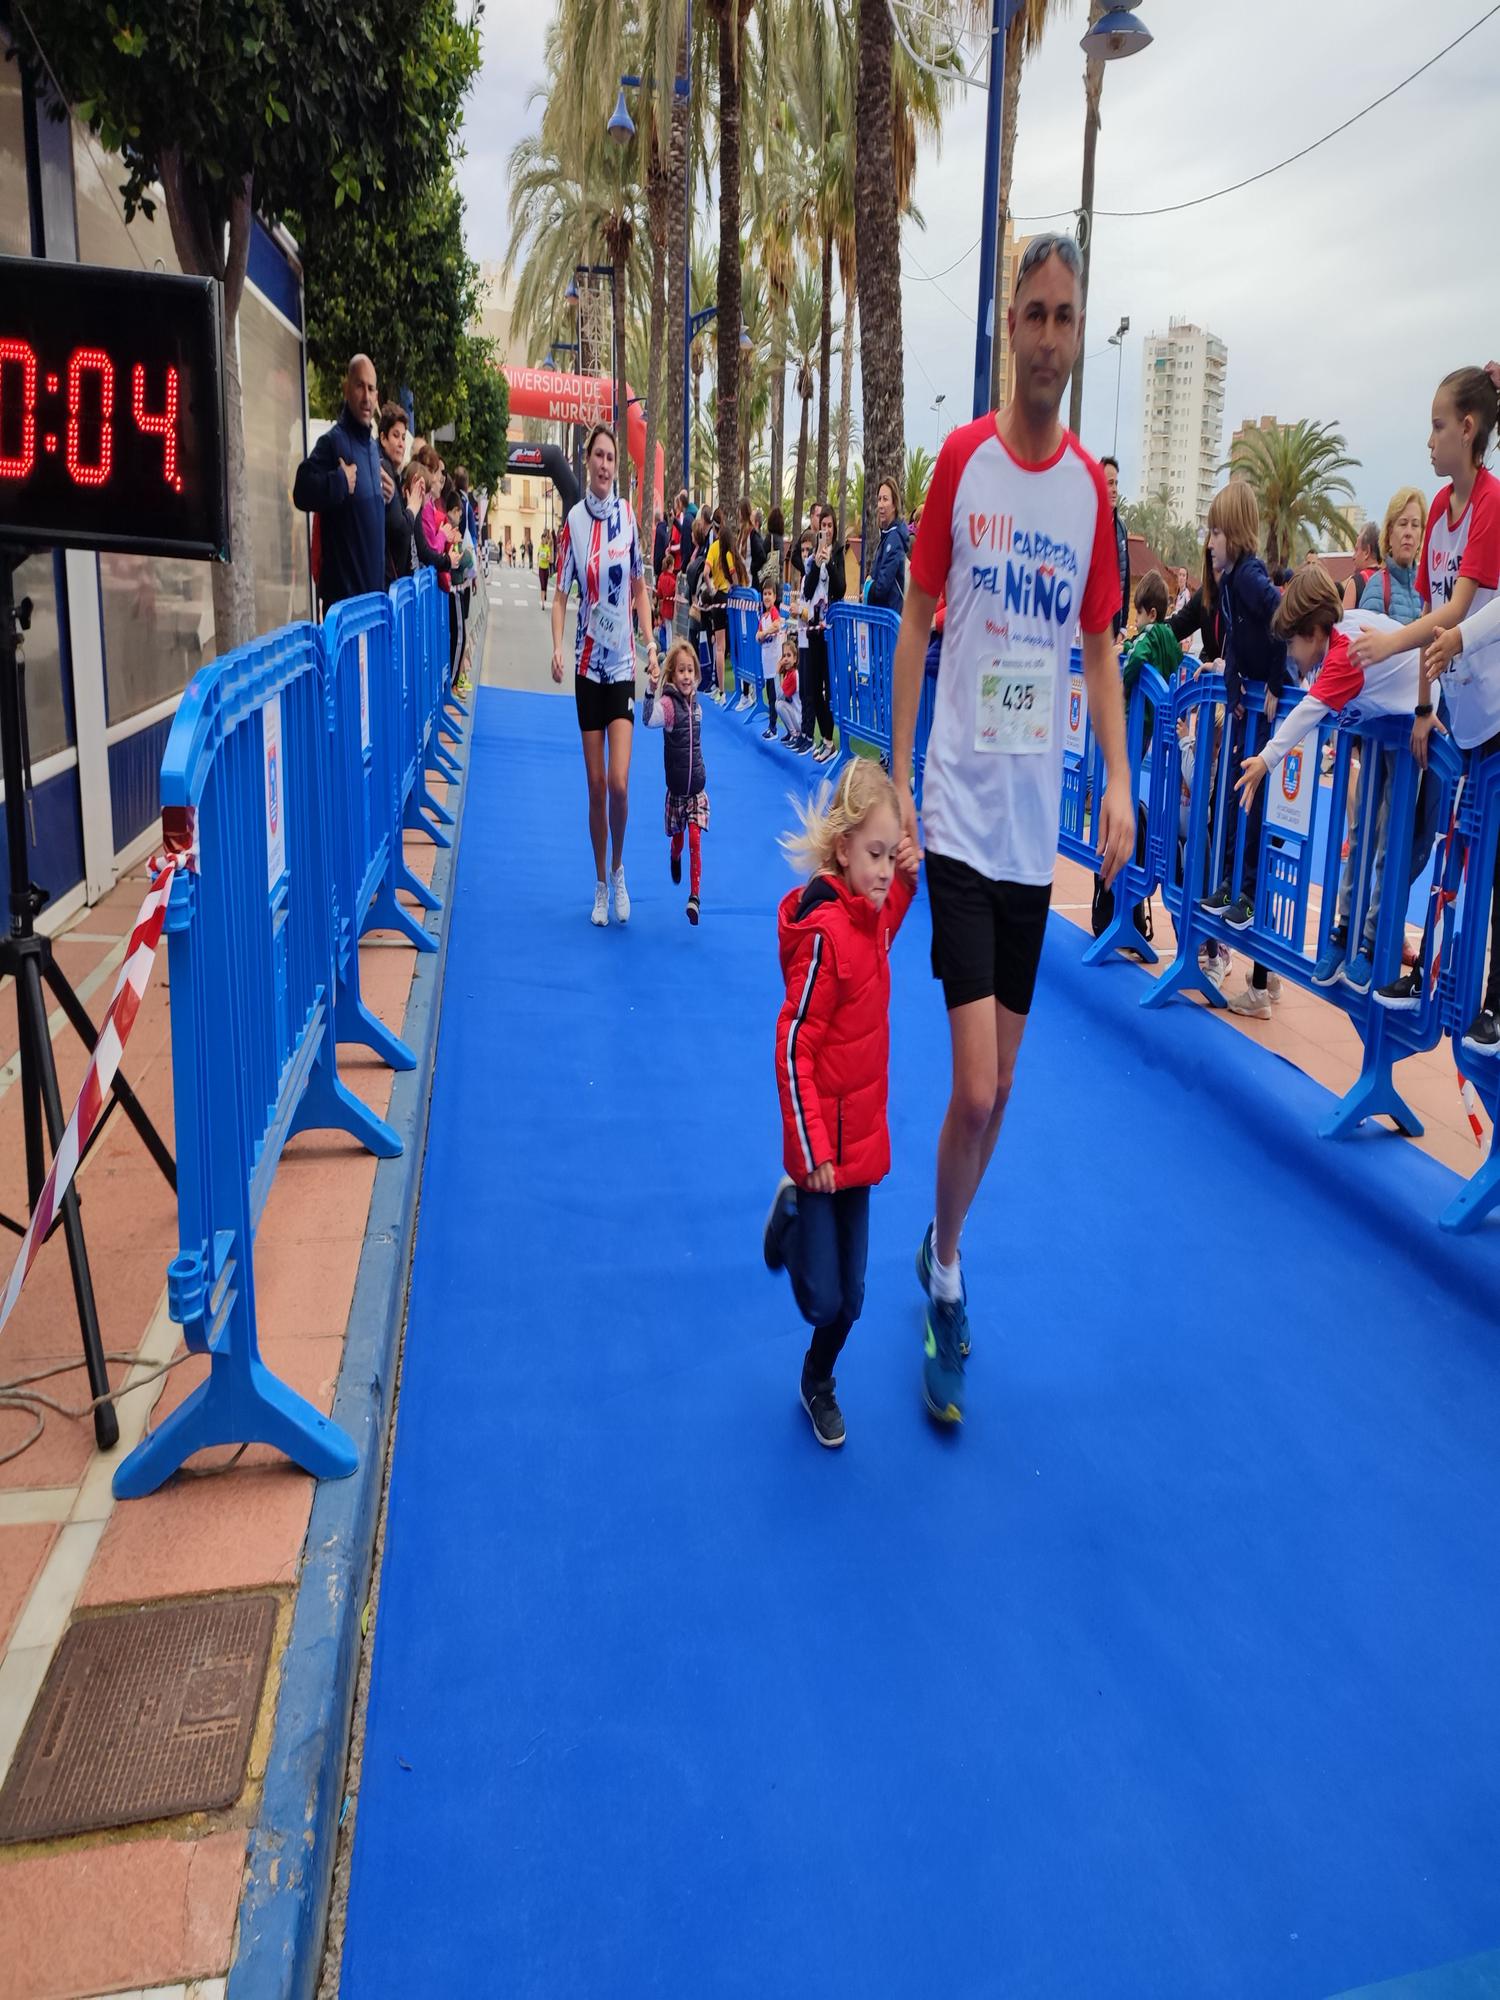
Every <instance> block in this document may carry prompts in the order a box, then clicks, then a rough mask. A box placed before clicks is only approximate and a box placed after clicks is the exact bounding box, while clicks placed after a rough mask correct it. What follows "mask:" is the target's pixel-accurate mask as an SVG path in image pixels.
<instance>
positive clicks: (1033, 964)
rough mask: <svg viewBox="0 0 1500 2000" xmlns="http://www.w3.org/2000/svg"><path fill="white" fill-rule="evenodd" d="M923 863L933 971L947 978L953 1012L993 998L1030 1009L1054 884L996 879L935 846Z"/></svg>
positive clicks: (945, 991) (946, 994)
mask: <svg viewBox="0 0 1500 2000" xmlns="http://www.w3.org/2000/svg"><path fill="white" fill-rule="evenodd" d="M925 867H926V871H927V900H928V902H929V903H930V904H931V905H932V976H933V978H934V979H940V980H941V981H942V982H943V999H944V1001H945V1003H946V1004H947V1007H948V1009H949V1012H950V1013H951V1012H952V1010H953V1009H954V1008H955V1007H965V1006H967V1005H968V1004H969V1002H970V1001H971V1000H991V999H993V1000H998V1001H999V1003H1000V1005H1001V1006H1002V1007H1005V1008H1008V1009H1009V1010H1010V1012H1011V1013H1012V1014H1029V1013H1030V1012H1031V996H1032V994H1033V993H1034V992H1035V991H1036V974H1037V967H1038V966H1039V965H1040V964H1041V961H1042V940H1043V939H1044V938H1045V937H1046V934H1047V908H1048V905H1049V904H1050V903H1051V901H1052V888H1051V884H1050V883H1048V884H1044V885H1042V886H1040V887H1039V886H1037V885H1035V884H1033V883H1030V882H992V881H991V880H990V878H989V876H987V875H981V874H980V873H979V871H978V869H976V868H971V867H970V866H969V864H968V863H967V862H966V861H953V860H950V859H949V858H948V856H947V855H944V854H933V853H930V852H929V854H928V856H927V860H926V863H925Z"/></svg>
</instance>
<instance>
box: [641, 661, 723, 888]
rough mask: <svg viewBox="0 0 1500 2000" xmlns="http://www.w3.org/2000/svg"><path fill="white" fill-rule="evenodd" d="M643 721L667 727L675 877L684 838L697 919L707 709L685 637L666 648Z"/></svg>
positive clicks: (668, 823)
mask: <svg viewBox="0 0 1500 2000" xmlns="http://www.w3.org/2000/svg"><path fill="white" fill-rule="evenodd" d="M643 720H644V722H645V724H646V727H647V728H648V729H660V730H662V731H663V732H664V733H663V736H662V745H661V749H662V762H663V764H664V766H665V769H666V779H667V803H666V809H665V816H666V828H667V838H668V839H669V840H670V841H671V843H672V859H671V868H672V880H673V881H674V882H681V880H682V842H683V836H684V835H686V836H687V844H688V901H687V920H688V922H689V923H690V924H696V923H697V921H698V911H699V898H700V893H701V890H702V884H703V846H702V842H703V836H704V834H705V833H706V832H707V831H708V780H707V778H706V777H705V775H704V771H703V710H702V709H701V708H700V707H699V705H698V656H697V654H696V653H695V652H694V650H693V648H692V647H691V646H690V645H689V644H688V642H687V640H686V639H677V640H674V641H673V643H672V644H671V645H670V646H669V647H668V648H667V657H666V658H665V659H664V660H663V661H662V663H661V666H660V668H659V669H658V678H657V679H656V680H655V681H654V682H653V683H652V684H651V686H650V687H648V688H647V690H646V707H645V712H644V716H643Z"/></svg>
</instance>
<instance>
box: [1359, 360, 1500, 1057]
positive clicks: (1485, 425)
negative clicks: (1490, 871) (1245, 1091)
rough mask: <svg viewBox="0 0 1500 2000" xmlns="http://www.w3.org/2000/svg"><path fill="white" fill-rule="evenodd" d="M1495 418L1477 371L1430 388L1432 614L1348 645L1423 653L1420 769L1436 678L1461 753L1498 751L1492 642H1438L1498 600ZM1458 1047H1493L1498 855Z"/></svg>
mask: <svg viewBox="0 0 1500 2000" xmlns="http://www.w3.org/2000/svg"><path fill="white" fill-rule="evenodd" d="M1497 420H1500V390H1497V388H1496V385H1495V383H1494V381H1493V380H1492V379H1491V377H1490V375H1489V374H1488V373H1487V372H1486V371H1485V370H1484V369H1483V368H1456V369H1455V370H1454V371H1453V373H1452V374H1451V375H1445V376H1444V377H1443V379H1442V381H1441V382H1440V383H1439V384H1438V389H1437V394H1436V395H1435V396H1434V397H1433V399H1432V431H1431V434H1430V436H1429V437H1428V440H1427V449H1428V453H1429V455H1430V457H1431V459H1432V469H1433V471H1434V472H1435V473H1437V475H1438V477H1439V478H1440V479H1446V480H1447V481H1448V484H1447V485H1446V486H1444V487H1442V488H1440V489H1439V491H1438V494H1437V497H1436V498H1435V499H1434V501H1433V503H1432V511H1431V513H1430V514H1429V515H1428V517H1427V533H1426V537H1425V539H1424V540H1423V543H1422V557H1421V561H1420V562H1419V564H1418V566H1417V589H1418V591H1419V593H1420V594H1421V595H1422V596H1423V597H1424V598H1425V599H1426V600H1427V601H1428V603H1430V604H1431V606H1432V609H1431V610H1430V611H1429V612H1428V614H1427V616H1426V617H1425V618H1419V619H1417V620H1416V622H1415V623H1414V624H1411V625H1405V626H1402V627H1401V628H1400V630H1399V631H1396V632H1382V633H1376V632H1362V633H1361V634H1360V636H1359V637H1358V638H1357V639H1356V640H1355V641H1354V643H1353V645H1352V646H1351V647H1350V654H1351V657H1352V658H1353V659H1354V660H1355V662H1356V663H1357V664H1358V665H1359V666H1362V667H1368V666H1372V665H1377V664H1379V663H1380V662H1381V661H1383V660H1386V659H1389V657H1390V656H1391V654H1393V653H1396V652H1399V651H1401V650H1402V649H1403V648H1405V647H1408V646H1423V647H1425V648H1427V650H1426V652H1424V654H1423V658H1422V668H1421V674H1420V678H1419V682H1418V688H1417V714H1416V720H1415V721H1414V722H1413V724H1412V731H1411V747H1412V755H1413V756H1414V757H1415V758H1416V759H1417V762H1418V763H1419V764H1425V763H1426V762H1427V739H1428V738H1429V737H1430V736H1431V734H1432V731H1433V727H1434V725H1435V723H1436V721H1437V718H1436V716H1435V715H1434V713H1433V703H1432V698H1431V692H1432V685H1433V683H1434V681H1435V680H1437V679H1438V678H1439V677H1441V679H1442V682H1443V687H1444V694H1445V699H1446V703H1447V711H1448V727H1449V728H1450V730H1451V731H1452V734H1453V740H1454V742H1455V743H1456V744H1457V745H1458V747H1459V749H1460V750H1466V751H1469V752H1470V753H1471V754H1472V758H1473V761H1474V762H1475V763H1478V762H1479V761H1480V760H1481V759H1487V758H1490V757H1494V756H1497V755H1500V637H1497V638H1494V639H1490V640H1488V641H1486V640H1484V639H1483V638H1482V637H1481V639H1480V643H1479V644H1478V645H1477V646H1473V647H1470V646H1469V645H1468V644H1467V643H1465V645H1464V647H1463V650H1462V652H1457V651H1456V642H1455V644H1454V646H1453V647H1452V648H1451V649H1450V643H1449V641H1448V639H1447V637H1446V635H1447V634H1448V633H1450V632H1452V631H1453V630H1454V629H1455V628H1456V627H1457V626H1459V625H1460V624H1461V623H1463V621H1464V620H1466V619H1472V617H1473V616H1474V614H1475V613H1476V612H1480V611H1483V610H1484V609H1485V607H1486V606H1487V605H1488V604H1490V603H1491V602H1492V601H1493V600H1494V599H1495V597H1496V596H1497V594H1500V479H1496V477H1495V475H1494V474H1493V473H1492V472H1489V471H1487V470H1486V469H1485V464H1484V459H1485V454H1486V452H1487V451H1488V450H1489V444H1490V438H1491V435H1492V434H1493V432H1494V430H1495V426H1496V422H1497ZM1439 640H1441V641H1442V643H1441V645H1439V644H1437V643H1435V642H1437V641H1439ZM1455 653H1456V657H1455ZM1376 998H1377V999H1385V998H1386V995H1385V993H1384V992H1381V993H1377V995H1376ZM1387 1004H1391V1002H1390V1001H1387ZM1463 1045H1464V1047H1465V1048H1467V1049H1470V1050H1473V1051H1475V1052H1477V1053H1481V1054H1484V1053H1494V1052H1495V1051H1496V1050H1500V859H1497V865H1496V874H1495V887H1494V890H1493V892H1492V901H1491V904H1490V967H1489V976H1488V979H1487V980H1486V983H1485V989H1484V995H1483V999H1482V1000H1481V1003H1480V1008H1479V1012H1478V1013H1477V1014H1476V1015H1475V1016H1474V1019H1473V1020H1472V1021H1471V1022H1470V1023H1469V1026H1468V1027H1467V1028H1466V1029H1465V1031H1464V1036H1463Z"/></svg>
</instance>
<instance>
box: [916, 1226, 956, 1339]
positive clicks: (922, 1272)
mask: <svg viewBox="0 0 1500 2000" xmlns="http://www.w3.org/2000/svg"><path fill="white" fill-rule="evenodd" d="M934 1227H935V1225H934V1224H933V1223H931V1222H929V1223H928V1225H927V1230H926V1234H925V1235H924V1236H923V1238H922V1242H921V1245H920V1247H919V1248H918V1250H917V1283H918V1284H919V1285H920V1286H921V1287H922V1290H923V1291H924V1292H925V1293H926V1294H927V1296H928V1298H929V1299H930V1298H931V1297H932V1261H933V1257H934V1255H935V1254H936V1253H935V1252H934V1250H933V1247H932V1232H933V1229H934ZM958 1287H959V1297H960V1299H962V1301H963V1304H964V1306H965V1308H967V1306H968V1303H969V1281H968V1279H967V1278H966V1277H965V1276H964V1274H963V1271H962V1269H961V1268H960V1270H959V1274H958ZM958 1351H959V1353H960V1354H962V1355H963V1356H964V1358H965V1360H967V1359H968V1354H969V1316H968V1312H967V1310H965V1313H964V1330H963V1344H962V1346H961V1347H960V1348H959V1350H958Z"/></svg>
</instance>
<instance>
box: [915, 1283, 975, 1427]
mask: <svg viewBox="0 0 1500 2000" xmlns="http://www.w3.org/2000/svg"><path fill="white" fill-rule="evenodd" d="M967 1320H968V1314H967V1313H966V1312H965V1311H964V1307H963V1302H962V1300H960V1301H959V1303H958V1304H957V1305H947V1304H945V1303H944V1302H943V1301H942V1300H941V1299H937V1300H934V1301H933V1302H932V1304H930V1305H929V1306H928V1308H927V1333H926V1337H925V1339H924V1340H923V1343H922V1349H923V1358H922V1399H923V1401H924V1402H925V1403H926V1405H927V1408H928V1410H929V1412H930V1413H931V1415H932V1416H933V1417H935V1418H936V1420H937V1421H938V1423H940V1424H961V1423H962V1422H963V1420H964V1350H963V1346H962V1344H961V1343H962V1342H964V1341H966V1340H967V1338H968V1327H967Z"/></svg>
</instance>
